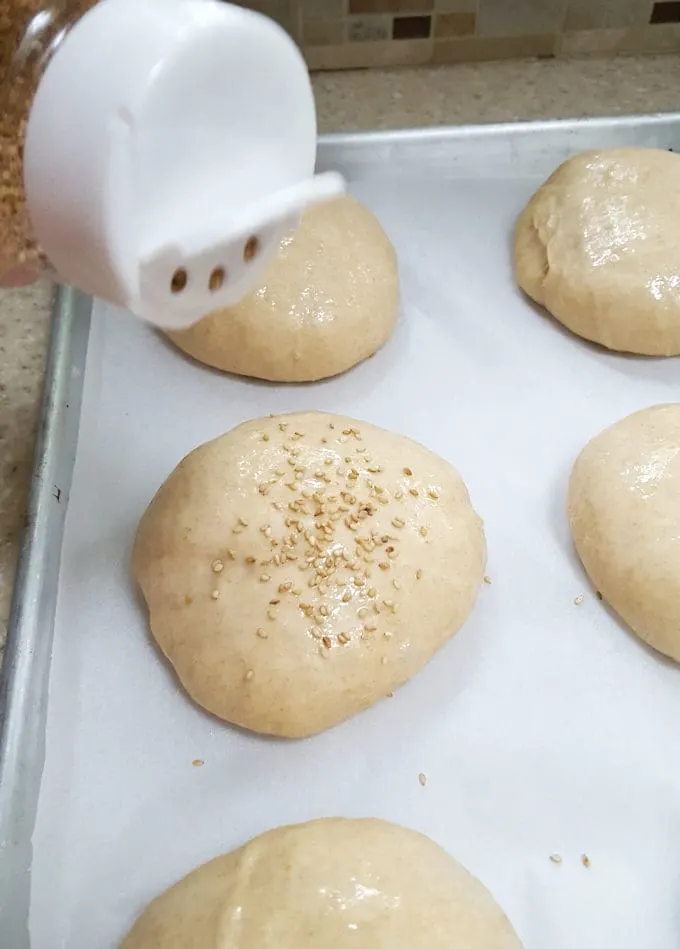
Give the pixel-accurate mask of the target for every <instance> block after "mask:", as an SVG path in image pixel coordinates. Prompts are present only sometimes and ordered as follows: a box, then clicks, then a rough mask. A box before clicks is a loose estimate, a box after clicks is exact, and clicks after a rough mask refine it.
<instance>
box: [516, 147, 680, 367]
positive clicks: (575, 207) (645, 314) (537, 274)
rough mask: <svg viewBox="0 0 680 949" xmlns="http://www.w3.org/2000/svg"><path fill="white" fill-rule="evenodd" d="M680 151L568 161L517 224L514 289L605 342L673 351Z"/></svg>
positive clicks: (677, 337)
mask: <svg viewBox="0 0 680 949" xmlns="http://www.w3.org/2000/svg"><path fill="white" fill-rule="evenodd" d="M679 204H680V156H678V155H674V154H672V153H671V152H668V151H665V150H661V149H652V148H613V149H608V150H604V151H599V152H586V153H584V154H581V155H577V156H575V157H574V158H570V159H569V160H568V161H566V162H565V163H564V164H563V165H561V166H560V167H559V168H558V169H557V171H555V173H554V174H553V175H552V176H551V177H550V178H549V179H548V181H547V182H546V183H545V184H544V185H543V186H542V187H541V188H539V190H538V191H537V192H536V194H535V195H534V197H533V198H532V199H531V201H530V202H529V204H528V205H527V207H526V208H525V210H524V211H523V213H522V215H521V216H520V218H519V221H518V223H517V228H516V233H515V272H516V279H517V283H518V284H519V286H520V287H521V288H522V289H523V290H524V291H525V292H526V293H527V294H528V295H529V296H530V297H532V299H534V300H535V301H536V302H537V303H540V304H542V305H543V306H544V307H545V308H546V309H547V310H549V311H550V313H552V314H553V316H555V317H556V318H557V319H558V320H559V321H560V322H561V323H563V324H564V325H565V326H567V327H568V328H569V329H570V330H572V331H573V332H574V333H577V334H578V335H579V336H583V337H584V338H585V339H589V340H593V341H594V342H597V343H601V344H602V345H603V346H607V347H608V348H609V349H614V350H620V351H623V352H631V353H642V354H647V355H652V356H666V355H676V354H678V353H680V258H679V257H678V250H677V244H678V239H677V238H678V214H677V208H678V205H679Z"/></svg>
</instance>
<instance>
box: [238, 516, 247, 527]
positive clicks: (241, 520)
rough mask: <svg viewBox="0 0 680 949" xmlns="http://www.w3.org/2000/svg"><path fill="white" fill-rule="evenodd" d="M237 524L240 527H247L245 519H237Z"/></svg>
mask: <svg viewBox="0 0 680 949" xmlns="http://www.w3.org/2000/svg"><path fill="white" fill-rule="evenodd" d="M238 522H239V524H240V525H241V527H247V526H248V521H247V520H246V519H245V517H239V519H238Z"/></svg>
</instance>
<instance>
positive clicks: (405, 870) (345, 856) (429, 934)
mask: <svg viewBox="0 0 680 949" xmlns="http://www.w3.org/2000/svg"><path fill="white" fill-rule="evenodd" d="M416 947H417V949H458V947H460V949H521V945H520V942H519V939H518V938H517V936H516V935H515V933H514V931H513V929H512V926H511V925H510V923H509V921H508V919H507V918H506V916H505V915H504V914H503V912H502V910H501V909H500V907H499V906H498V905H497V904H496V902H495V901H494V899H493V897H492V896H491V894H490V893H489V892H488V890H487V889H486V888H485V887H484V886H483V885H482V884H481V883H480V882H479V881H478V880H477V879H475V877H473V876H472V875H471V874H470V873H468V872H467V870H465V869H464V868H463V867H462V866H461V865H460V864H458V863H456V861H455V860H453V859H451V857H449V856H448V854H447V853H445V851H443V850H442V849H441V848H440V847H438V846H437V845H436V844H435V843H433V842H432V841H431V840H430V839H429V838H427V837H425V836H423V835H421V834H418V833H415V831H412V830H405V829H404V828H402V827H398V826H396V825H394V824H389V823H387V822H386V821H380V820H372V819H364V820H344V819H341V818H331V819H326V820H317V821H312V822H310V823H308V824H298V825H294V826H291V827H280V828H278V829H276V830H271V831H269V832H268V833H266V834H263V835H262V836H260V837H256V838H255V839H254V840H251V841H250V843H248V844H246V845H245V847H241V849H240V850H236V851H234V852H233V853H230V854H227V855H225V856H223V857H217V859H215V860H212V861H211V862H210V863H207V864H205V865H204V866H202V867H200V868H199V869H197V870H194V871H193V873H190V874H189V875H188V876H186V877H185V878H184V879H183V880H181V881H180V882H179V883H177V884H176V885H175V886H173V887H171V888H170V889H169V890H167V891H166V892H165V893H163V894H162V895H161V896H160V897H158V899H156V900H155V901H154V902H152V903H151V904H150V906H149V907H148V908H147V909H146V910H145V911H144V913H142V915H141V917H140V918H139V920H138V921H137V923H136V924H135V926H134V927H133V929H132V930H131V932H130V934H129V935H128V937H127V939H125V941H124V942H123V945H122V947H121V949H416Z"/></svg>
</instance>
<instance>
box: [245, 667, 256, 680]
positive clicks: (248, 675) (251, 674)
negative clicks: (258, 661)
mask: <svg viewBox="0 0 680 949" xmlns="http://www.w3.org/2000/svg"><path fill="white" fill-rule="evenodd" d="M254 675H255V673H254V672H253V670H252V669H248V671H247V672H246V675H245V678H246V682H250V680H251V679H252V678H253V676H254Z"/></svg>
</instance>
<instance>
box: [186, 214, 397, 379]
mask: <svg viewBox="0 0 680 949" xmlns="http://www.w3.org/2000/svg"><path fill="white" fill-rule="evenodd" d="M398 306H399V279H398V276H397V261H396V255H395V252H394V248H393V247H392V245H391V243H390V241H389V239H388V237H387V235H386V234H385V232H384V231H383V229H382V228H381V226H380V224H379V223H378V221H377V220H376V218H375V217H374V216H373V214H372V213H371V212H370V211H369V210H368V209H367V208H365V207H364V206H363V205H361V204H360V203H359V202H358V201H357V200H356V199H355V198H353V197H351V196H349V195H346V196H344V197H342V198H337V199H336V200H334V201H330V202H328V203H326V204H317V205H314V206H313V207H311V208H309V209H308V210H307V211H305V213H304V214H303V217H302V221H301V223H300V226H299V228H298V229H297V230H296V231H295V232H294V233H293V234H291V235H289V236H288V237H286V238H285V239H284V240H283V241H282V242H281V248H280V250H279V253H278V256H277V257H276V258H275V259H274V260H273V261H272V263H271V264H270V265H269V266H268V268H267V269H266V270H265V274H264V277H263V278H262V281H261V283H260V284H259V286H258V287H257V288H256V289H255V290H253V291H252V292H251V293H250V294H248V296H247V297H245V299H244V300H242V301H241V302H240V303H238V304H237V305H236V306H233V307H230V308H228V309H225V310H218V311H216V312H215V313H212V314H210V315H209V316H206V317H204V318H203V319H202V320H199V322H198V323H196V324H195V325H194V326H192V327H190V328H189V329H187V330H182V331H180V332H172V333H168V336H169V337H170V339H171V340H172V341H173V342H174V343H175V344H176V345H177V346H178V347H179V348H180V349H182V350H184V352H186V353H188V354H189V355H190V356H193V357H194V358H195V359H198V360H199V361H200V362H203V363H206V364H207V365H208V366H215V367H216V368H217V369H223V370H224V371H225V372H235V373H238V374H239V375H243V376H254V377H255V378H258V379H269V380H272V381H278V382H308V381H312V380H314V379H325V378H326V377H328V376H334V375H337V374H338V373H341V372H344V371H345V370H346V369H350V368H351V367H352V366H354V365H356V364H357V363H358V362H361V361H362V360H363V359H366V358H368V357H369V356H371V355H373V354H374V353H375V352H376V350H378V349H380V347H381V346H383V345H384V344H385V343H386V342H387V340H388V339H389V338H390V336H391V334H392V330H393V329H394V325H395V322H396V318H397V309H398Z"/></svg>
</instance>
